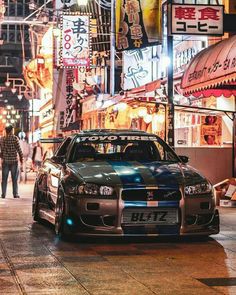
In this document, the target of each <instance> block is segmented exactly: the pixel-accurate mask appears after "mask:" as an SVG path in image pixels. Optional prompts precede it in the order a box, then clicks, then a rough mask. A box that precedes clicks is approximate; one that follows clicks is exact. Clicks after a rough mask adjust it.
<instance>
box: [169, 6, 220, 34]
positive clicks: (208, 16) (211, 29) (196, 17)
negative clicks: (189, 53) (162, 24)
mask: <svg viewBox="0 0 236 295" xmlns="http://www.w3.org/2000/svg"><path fill="white" fill-rule="evenodd" d="M223 15H224V6H223V5H189V4H172V5H171V34H181V35H183V34H186V35H223V33H224V32H223Z"/></svg>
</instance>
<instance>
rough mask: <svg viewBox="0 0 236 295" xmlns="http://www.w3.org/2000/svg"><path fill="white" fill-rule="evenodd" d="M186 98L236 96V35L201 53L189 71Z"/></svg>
mask: <svg viewBox="0 0 236 295" xmlns="http://www.w3.org/2000/svg"><path fill="white" fill-rule="evenodd" d="M181 88H182V90H183V94H184V95H185V96H189V95H194V96H197V97H200V96H202V97H209V96H212V95H213V96H220V95H224V96H226V97H229V96H231V95H236V35H235V36H232V37H230V38H228V39H225V40H223V41H220V42H219V43H216V44H214V45H211V46H209V47H208V48H206V49H204V50H202V51H200V52H199V53H198V54H197V55H196V56H195V57H194V58H193V59H192V60H191V62H190V64H189V66H188V68H187V70H186V71H185V73H184V75H183V77H182V81H181Z"/></svg>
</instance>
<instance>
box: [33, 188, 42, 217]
mask: <svg viewBox="0 0 236 295" xmlns="http://www.w3.org/2000/svg"><path fill="white" fill-rule="evenodd" d="M39 198H40V192H39V189H38V184H37V182H35V185H34V193H33V201H32V217H33V219H34V221H40V220H41V218H40V216H39Z"/></svg>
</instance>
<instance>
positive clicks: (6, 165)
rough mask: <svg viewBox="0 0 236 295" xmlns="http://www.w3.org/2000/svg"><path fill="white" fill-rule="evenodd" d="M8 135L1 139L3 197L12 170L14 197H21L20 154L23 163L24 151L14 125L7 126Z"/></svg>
mask: <svg viewBox="0 0 236 295" xmlns="http://www.w3.org/2000/svg"><path fill="white" fill-rule="evenodd" d="M5 131H6V135H5V136H4V137H2V138H1V140H0V149H1V152H0V156H1V158H2V198H5V197H6V191H7V179H8V174H9V171H11V178H12V190H13V196H14V198H19V194H18V182H17V181H18V176H19V167H18V156H19V159H20V163H21V165H22V163H23V153H22V150H21V147H20V143H19V139H18V137H17V136H15V135H14V134H13V126H12V125H9V126H7V127H6V128H5Z"/></svg>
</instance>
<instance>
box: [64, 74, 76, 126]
mask: <svg viewBox="0 0 236 295" xmlns="http://www.w3.org/2000/svg"><path fill="white" fill-rule="evenodd" d="M73 82H74V73H73V70H72V69H66V112H65V122H64V127H67V126H69V125H70V124H71V123H73V122H74V121H75V117H76V109H75V104H74V98H75V97H74V87H73Z"/></svg>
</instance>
